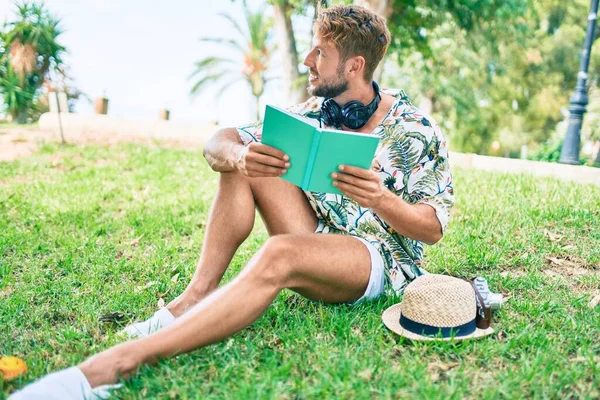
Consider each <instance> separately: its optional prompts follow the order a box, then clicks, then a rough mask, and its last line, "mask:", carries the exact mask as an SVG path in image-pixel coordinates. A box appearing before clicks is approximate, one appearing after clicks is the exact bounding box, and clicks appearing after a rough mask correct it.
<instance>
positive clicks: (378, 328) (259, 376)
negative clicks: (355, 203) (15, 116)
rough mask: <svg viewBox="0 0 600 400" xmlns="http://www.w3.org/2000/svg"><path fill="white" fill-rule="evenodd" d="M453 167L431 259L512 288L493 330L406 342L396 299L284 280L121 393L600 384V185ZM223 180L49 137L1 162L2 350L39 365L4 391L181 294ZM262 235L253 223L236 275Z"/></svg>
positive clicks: (156, 158) (580, 389)
mask: <svg viewBox="0 0 600 400" xmlns="http://www.w3.org/2000/svg"><path fill="white" fill-rule="evenodd" d="M454 179H455V188H456V194H457V199H458V201H457V204H456V207H455V208H454V210H453V219H452V220H451V223H450V226H449V228H448V229H447V232H446V235H445V237H444V239H443V240H442V241H441V242H440V243H439V244H437V245H436V246H432V247H427V249H426V268H427V269H428V270H429V271H431V272H437V273H448V274H454V275H457V276H460V277H466V278H470V277H473V276H474V275H476V274H480V275H483V276H485V277H487V278H488V281H489V282H490V286H491V288H492V289H493V290H495V291H501V292H502V293H503V294H504V295H505V296H506V297H509V298H510V299H509V301H508V303H507V304H506V305H505V307H504V308H503V309H502V310H500V311H499V312H496V313H495V314H494V316H493V326H494V327H495V329H496V333H495V334H494V335H492V336H490V337H486V338H484V339H482V340H478V341H468V342H460V343H411V342H409V341H405V340H403V339H402V338H399V337H397V336H395V335H394V334H392V333H391V332H389V331H388V330H386V328H385V327H384V326H383V325H382V323H381V319H380V315H381V312H382V311H383V310H384V309H385V308H387V307H388V306H390V305H392V304H394V303H395V302H397V301H398V299H395V298H381V299H379V300H377V301H375V302H371V303H366V304H363V305H360V306H358V307H350V306H345V305H325V304H320V303H316V302H311V301H308V300H305V299H303V298H301V297H300V296H298V295H296V294H295V293H293V292H290V291H283V292H282V293H281V294H280V295H279V296H278V297H277V298H276V300H275V302H274V304H273V305H272V306H271V307H270V308H269V309H268V310H267V312H266V313H265V314H264V315H263V316H262V317H261V318H260V319H258V320H257V321H256V323H254V324H253V325H252V326H251V327H249V328H247V329H245V330H243V331H242V332H240V333H238V334H237V335H235V336H233V337H232V338H230V339H228V340H225V341H224V342H222V343H219V344H216V345H213V346H211V347H208V348H205V349H202V350H199V351H196V352H193V353H191V354H186V355H183V356H180V357H178V358H177V359H172V360H166V361H162V362H161V363H160V364H159V365H158V366H154V367H145V368H142V369H141V371H140V372H139V374H138V375H137V376H136V377H135V378H134V379H132V380H131V381H129V382H128V383H127V384H126V387H125V388H124V389H123V390H121V391H119V393H118V395H119V396H120V397H122V398H156V399H164V398H207V399H217V398H233V399H239V398H282V399H296V398H301V399H304V398H307V399H320V398H356V399H364V398H404V397H411V398H412V397H415V398H421V397H424V398H452V399H460V398H464V397H467V398H478V399H479V398H483V399H492V398H494V399H495V398H519V397H534V398H598V397H600V392H599V389H598V388H600V340H599V339H598V338H599V336H600V323H599V321H600V306H596V307H594V308H590V307H589V306H588V303H589V302H590V300H591V299H592V297H593V296H595V295H598V294H600V273H599V270H600V224H599V222H598V221H599V220H600V187H597V186H586V185H577V184H574V183H567V182H563V181H559V180H553V179H538V178H533V177H531V176H526V175H503V174H491V173H484V172H481V171H475V170H455V171H454ZM215 188H216V180H215V175H214V173H212V172H211V171H210V169H209V168H208V167H207V166H206V165H205V163H204V161H203V159H202V156H201V154H200V152H199V151H182V150H174V149H163V148H158V147H143V146H140V145H132V144H129V145H118V146H114V147H73V146H67V147H63V148H59V147H55V146H52V145H47V146H45V147H43V148H42V149H41V151H40V153H39V154H37V155H35V156H32V157H30V158H26V159H22V160H17V161H13V162H9V163H0V189H1V190H0V227H1V229H0V279H1V283H0V354H1V355H16V356H19V357H22V358H23V359H25V360H26V362H27V364H28V366H29V372H28V373H27V374H26V375H25V376H23V377H22V378H19V379H17V380H14V381H11V382H6V383H4V384H3V387H2V389H1V390H0V398H1V397H2V396H3V395H7V394H8V393H10V392H12V391H14V390H15V389H17V388H20V387H22V386H23V385H24V384H26V383H27V382H30V381H32V380H34V379H36V378H38V377H40V376H42V375H43V374H45V373H47V372H50V371H54V370H57V369H60V368H64V367H67V366H69V365H72V364H76V363H78V362H81V361H82V360H83V359H85V358H86V357H87V356H89V355H90V354H93V353H96V352H98V351H101V350H103V349H105V348H107V347H108V346H110V345H111V344H114V343H116V342H117V338H116V337H115V333H116V332H117V331H118V330H119V329H120V327H121V326H122V325H123V324H125V323H127V322H129V321H131V320H137V319H141V318H146V317H148V316H150V315H151V314H152V312H153V311H154V310H155V309H156V307H157V302H159V300H160V299H161V298H162V299H164V300H166V301H169V300H170V299H172V298H173V297H174V296H175V295H176V294H178V293H179V292H180V291H182V290H183V289H184V287H185V284H186V282H187V280H188V279H189V278H190V277H191V274H192V272H193V268H194V264H195V262H196V260H197V258H198V256H199V251H200V245H201V242H202V237H203V233H204V228H205V225H204V224H205V222H206V218H207V212H208V208H209V205H210V202H211V200H212V197H213V195H214V192H215ZM257 221H260V219H257ZM266 237H267V235H266V232H265V230H264V228H263V226H262V225H261V224H260V222H257V226H256V231H255V233H254V234H253V235H252V236H251V237H250V239H249V240H248V241H247V242H246V243H245V244H244V245H243V246H242V247H241V249H240V251H239V252H238V254H237V255H236V257H235V259H234V261H233V263H232V266H231V268H230V269H229V270H228V272H227V274H226V275H225V278H224V281H228V280H230V279H231V277H232V276H234V275H235V274H236V273H237V272H238V271H239V270H240V268H241V267H242V266H243V265H244V264H245V262H246V261H247V260H248V259H249V257H250V256H251V255H252V254H253V252H255V251H256V250H257V249H258V248H259V246H260V245H261V243H262V242H263V241H264V240H265V239H266ZM115 312H120V313H122V315H117V318H107V317H110V316H111V315H112V316H114V314H110V313H115ZM103 316H104V317H105V318H102V317H103ZM118 317H121V318H118Z"/></svg>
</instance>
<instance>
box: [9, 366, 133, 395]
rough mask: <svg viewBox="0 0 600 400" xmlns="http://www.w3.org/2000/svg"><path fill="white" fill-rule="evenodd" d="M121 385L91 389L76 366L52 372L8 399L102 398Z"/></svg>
mask: <svg viewBox="0 0 600 400" xmlns="http://www.w3.org/2000/svg"><path fill="white" fill-rule="evenodd" d="M122 386H123V385H121V384H116V385H102V386H98V387H97V388H94V389H92V387H91V386H90V383H89V382H88V380H87V378H86V377H85V375H84V374H83V372H81V370H80V369H79V368H77V367H71V368H67V369H63V370H62V371H58V372H53V373H51V374H48V375H46V376H44V377H43V378H41V379H40V380H37V381H35V382H33V383H30V384H29V385H27V386H25V387H24V388H23V389H21V390H19V391H17V392H15V393H13V394H12V395H11V396H9V397H8V400H104V399H108V398H109V397H110V395H111V393H110V392H111V390H116V389H119V388H121V387H122Z"/></svg>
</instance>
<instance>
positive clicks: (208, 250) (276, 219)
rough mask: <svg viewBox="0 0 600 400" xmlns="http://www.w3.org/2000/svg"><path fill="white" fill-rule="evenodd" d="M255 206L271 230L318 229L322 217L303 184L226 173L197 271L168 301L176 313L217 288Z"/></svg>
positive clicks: (249, 224) (251, 222) (249, 228)
mask: <svg viewBox="0 0 600 400" xmlns="http://www.w3.org/2000/svg"><path fill="white" fill-rule="evenodd" d="M255 207H257V208H258V210H259V212H260V213H261V216H262V218H263V220H264V221H265V224H266V226H267V230H268V231H269V234H270V235H278V234H284V233H312V232H314V231H315V228H316V225H317V218H316V216H315V214H314V211H313V210H312V208H311V207H310V204H309V203H308V200H307V199H306V197H305V196H304V193H303V192H302V191H301V190H300V189H299V188H298V187H296V186H294V185H292V184H291V183H288V182H286V181H284V180H283V179H279V178H248V177H246V176H244V175H242V174H241V173H238V172H224V173H221V174H220V179H219V188H218V191H217V196H216V197H215V199H214V201H213V204H212V207H211V211H210V214H209V218H208V223H207V226H206V234H205V236H204V243H203V245H202V253H201V256H200V260H199V261H198V263H197V265H196V271H195V272H194V275H193V277H192V280H191V282H190V283H189V285H188V287H187V288H186V289H185V291H184V292H183V293H182V294H181V295H180V296H179V297H177V298H176V299H175V300H173V301H172V302H171V303H169V304H168V305H167V308H168V309H169V311H170V312H171V313H172V314H173V315H174V316H176V317H178V316H180V315H182V314H183V313H184V312H185V311H186V310H187V309H188V308H189V307H191V306H193V305H194V304H196V303H197V302H198V301H199V300H201V299H203V298H204V297H206V296H207V295H208V294H209V293H211V292H212V291H214V290H215V289H216V288H217V286H218V285H219V282H220V281H221V278H222V277H223V274H224V273H225V271H226V269H227V267H228V266H229V263H230V262H231V259H232V258H233V256H234V254H235V252H236V250H237V249H238V247H239V246H240V245H241V244H242V243H243V241H244V240H246V238H247V237H248V235H249V234H250V232H251V231H252V227H253V225H254V216H255Z"/></svg>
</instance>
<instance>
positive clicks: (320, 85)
mask: <svg viewBox="0 0 600 400" xmlns="http://www.w3.org/2000/svg"><path fill="white" fill-rule="evenodd" d="M304 65H306V66H307V67H308V68H309V71H308V73H309V76H308V93H310V95H311V96H318V97H327V98H331V97H337V96H339V95H341V94H342V93H344V92H345V91H346V90H348V81H347V80H346V78H345V77H344V63H342V62H341V60H340V53H339V51H337V49H336V48H335V47H333V45H330V44H328V43H327V42H325V41H323V40H321V39H320V38H319V36H318V35H315V36H314V37H313V45H312V49H311V50H310V52H309V53H308V54H307V55H306V58H305V59H304Z"/></svg>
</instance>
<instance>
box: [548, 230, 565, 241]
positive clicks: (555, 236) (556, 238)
mask: <svg viewBox="0 0 600 400" xmlns="http://www.w3.org/2000/svg"><path fill="white" fill-rule="evenodd" d="M544 234H545V235H546V236H548V239H550V241H551V242H560V240H561V239H562V238H563V235H561V234H560V233H556V232H550V231H549V230H546V229H544Z"/></svg>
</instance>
